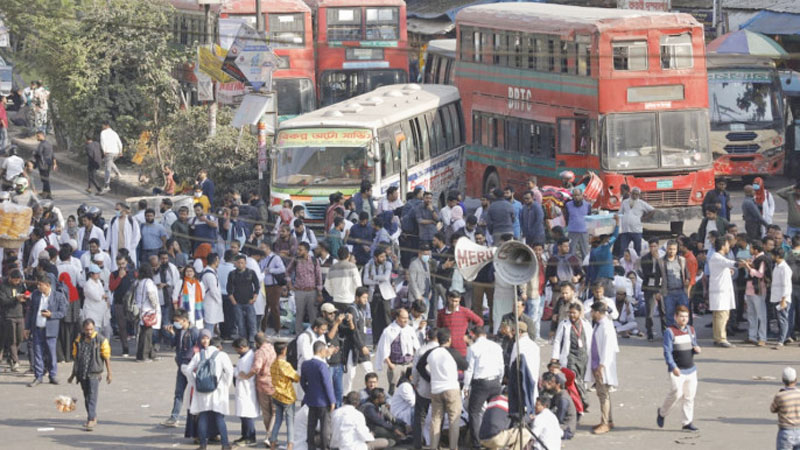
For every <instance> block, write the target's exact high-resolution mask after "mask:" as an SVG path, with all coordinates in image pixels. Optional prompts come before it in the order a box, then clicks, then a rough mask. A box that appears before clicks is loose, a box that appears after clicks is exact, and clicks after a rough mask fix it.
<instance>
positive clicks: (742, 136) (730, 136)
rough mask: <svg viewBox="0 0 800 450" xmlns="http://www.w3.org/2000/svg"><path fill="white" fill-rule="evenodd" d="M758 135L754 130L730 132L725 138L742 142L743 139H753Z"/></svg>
mask: <svg viewBox="0 0 800 450" xmlns="http://www.w3.org/2000/svg"><path fill="white" fill-rule="evenodd" d="M757 136H758V135H757V134H755V133H753V132H752V131H745V132H739V133H737V132H733V133H728V134H726V135H725V139H727V140H729V141H731V142H742V141H753V140H755V139H756V137H757Z"/></svg>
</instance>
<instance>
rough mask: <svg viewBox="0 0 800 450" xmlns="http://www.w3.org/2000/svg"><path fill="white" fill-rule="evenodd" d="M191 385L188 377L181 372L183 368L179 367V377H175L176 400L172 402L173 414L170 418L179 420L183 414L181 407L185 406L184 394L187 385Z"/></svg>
mask: <svg viewBox="0 0 800 450" xmlns="http://www.w3.org/2000/svg"><path fill="white" fill-rule="evenodd" d="M187 384H189V380H187V379H186V375H184V374H183V372H181V368H180V367H178V375H177V376H176V377H175V399H174V400H173V401H172V413H170V415H169V418H170V419H174V420H178V416H179V415H180V414H181V407H182V406H183V393H184V392H185V391H186V385H187Z"/></svg>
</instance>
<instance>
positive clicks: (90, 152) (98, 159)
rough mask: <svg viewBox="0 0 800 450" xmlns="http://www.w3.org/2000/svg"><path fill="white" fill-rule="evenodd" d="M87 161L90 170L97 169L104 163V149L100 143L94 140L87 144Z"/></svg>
mask: <svg viewBox="0 0 800 450" xmlns="http://www.w3.org/2000/svg"><path fill="white" fill-rule="evenodd" d="M86 162H87V164H89V170H97V169H99V168H100V167H102V165H103V150H102V149H101V148H100V143H99V142H96V141H92V142H89V143H87V144H86Z"/></svg>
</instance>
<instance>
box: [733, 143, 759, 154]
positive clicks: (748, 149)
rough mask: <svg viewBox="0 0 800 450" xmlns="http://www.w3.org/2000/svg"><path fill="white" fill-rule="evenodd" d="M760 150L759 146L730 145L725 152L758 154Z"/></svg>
mask: <svg viewBox="0 0 800 450" xmlns="http://www.w3.org/2000/svg"><path fill="white" fill-rule="evenodd" d="M758 149H759V147H758V144H728V145H726V146H725V151H726V152H728V153H756V152H757V151H758Z"/></svg>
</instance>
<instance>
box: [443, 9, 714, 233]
mask: <svg viewBox="0 0 800 450" xmlns="http://www.w3.org/2000/svg"><path fill="white" fill-rule="evenodd" d="M456 26H457V39H458V47H457V55H456V59H457V61H456V85H457V86H458V88H459V91H460V93H461V98H462V103H463V107H464V116H465V122H466V124H467V145H468V149H467V180H468V181H467V194H468V195H471V196H478V195H480V194H481V193H483V192H486V191H488V190H490V189H492V188H494V187H499V186H503V185H506V184H509V185H516V186H523V185H524V183H525V182H526V181H527V179H528V178H529V177H531V176H533V175H535V176H538V178H539V184H540V185H544V184H556V185H557V184H560V182H559V173H560V172H561V171H563V170H565V169H569V170H572V171H573V172H575V174H576V175H577V176H582V175H584V174H586V173H587V172H588V171H592V172H595V173H596V174H597V175H598V176H599V177H600V178H601V180H602V181H603V184H604V188H603V190H602V192H601V193H600V195H599V197H598V200H597V202H596V203H595V207H600V208H603V209H609V210H616V209H618V208H619V204H620V202H621V193H620V189H621V185H622V184H627V185H628V186H630V187H631V188H633V187H639V188H640V189H641V190H642V198H643V199H645V200H646V201H647V202H649V203H650V204H651V205H653V206H655V207H656V208H657V211H658V212H659V214H658V215H657V216H656V217H655V218H654V219H652V220H653V221H657V222H661V223H663V222H665V221H674V222H679V221H682V220H684V219H687V218H689V217H693V216H695V215H697V214H698V213H699V212H700V207H699V205H701V203H702V201H703V197H704V196H705V193H706V192H707V191H709V190H711V189H713V187H714V172H713V169H712V159H711V151H710V149H709V125H708V81H707V78H706V65H705V64H706V63H705V44H704V41H703V27H702V25H701V24H700V23H698V22H697V20H695V19H694V18H693V17H692V16H690V15H688V14H673V13H656V12H649V11H631V10H621V9H604V8H584V7H576V6H562V5H553V4H545V3H497V4H487V5H479V6H471V7H468V8H465V9H463V10H461V11H460V12H459V13H458V15H457V17H456ZM665 213H666V214H665Z"/></svg>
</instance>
